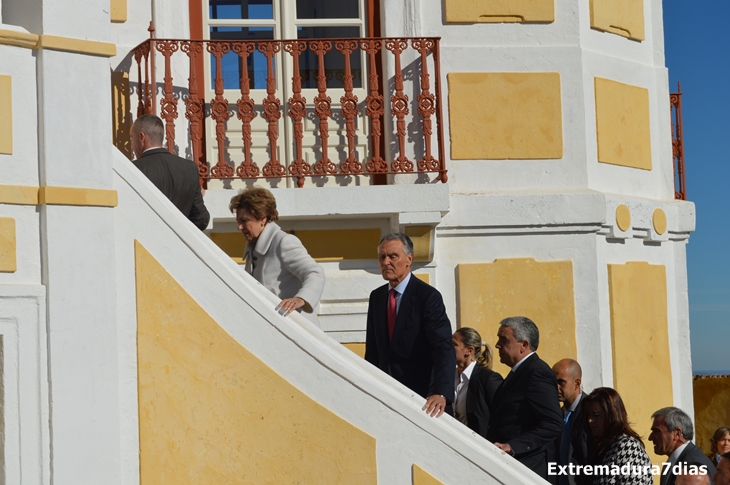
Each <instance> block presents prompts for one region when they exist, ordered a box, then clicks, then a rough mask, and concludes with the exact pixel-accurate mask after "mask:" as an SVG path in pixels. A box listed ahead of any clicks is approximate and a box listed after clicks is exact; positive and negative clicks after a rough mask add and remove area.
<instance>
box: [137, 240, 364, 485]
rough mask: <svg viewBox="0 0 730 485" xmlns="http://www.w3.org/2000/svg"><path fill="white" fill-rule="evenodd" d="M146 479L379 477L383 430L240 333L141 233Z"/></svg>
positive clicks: (152, 483) (359, 480) (151, 484)
mask: <svg viewBox="0 0 730 485" xmlns="http://www.w3.org/2000/svg"><path fill="white" fill-rule="evenodd" d="M135 269H136V283H137V291H136V295H137V359H138V362H137V368H138V374H139V375H138V377H139V384H138V386H139V394H138V399H139V444H140V450H139V458H140V484H141V485H157V484H160V483H174V484H176V485H185V484H200V483H348V484H350V483H352V484H375V483H376V482H377V470H376V453H375V439H374V438H373V437H371V436H369V435H368V434H366V433H365V432H363V431H362V430H360V429H358V428H356V427H355V426H353V425H352V424H350V423H348V422H347V421H345V420H344V419H342V418H340V417H339V416H337V415H335V414H334V413H332V412H331V411H330V410H328V409H326V408H325V407H323V406H322V405H321V404H319V403H317V402H315V401H314V400H312V399H311V398H310V397H308V396H307V395H305V394H304V393H303V392H301V391H300V390H298V389H297V388H295V387H294V386H293V385H291V384H290V383H289V382H287V381H286V380H285V379H284V378H282V377H281V376H280V375H278V374H277V373H276V372H274V371H273V370H272V369H271V368H270V367H268V366H267V365H266V364H264V363H263V362H262V361H260V360H259V359H258V358H256V357H255V356H254V355H253V354H252V353H251V352H249V351H248V350H247V349H246V348H244V347H243V346H242V345H241V344H240V343H238V342H237V341H236V340H234V339H233V338H232V337H231V336H230V335H229V334H228V333H227V332H226V331H225V330H223V328H221V327H220V326H219V325H218V323H217V322H216V321H215V320H213V319H212V318H211V317H210V315H208V313H206V311H205V310H203V308H201V307H200V306H199V305H198V304H197V302H196V301H195V300H194V299H193V298H192V297H191V296H190V295H189V294H188V293H187V292H186V291H185V290H184V289H183V288H182V287H181V286H180V285H179V283H177V282H176V281H175V279H174V278H173V277H172V276H171V275H170V274H169V273H168V272H167V271H165V269H164V268H163V267H162V266H161V265H160V263H159V262H158V261H157V260H156V259H155V258H154V257H153V256H152V255H151V254H150V253H149V252H148V251H147V250H146V249H145V248H144V247H143V246H142V245H141V244H140V243H139V242H135Z"/></svg>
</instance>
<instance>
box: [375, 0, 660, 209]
mask: <svg viewBox="0 0 730 485" xmlns="http://www.w3.org/2000/svg"><path fill="white" fill-rule="evenodd" d="M382 8H383V14H382V18H383V27H384V28H383V35H384V36H407V35H408V36H410V35H416V36H417V35H433V36H441V37H442V41H441V70H442V86H443V88H442V96H443V100H444V103H445V104H444V108H445V109H444V133H445V140H444V143H445V148H446V154H447V156H446V159H447V168H448V170H449V183H450V185H451V186H452V190H453V191H455V192H480V191H481V192H487V191H495V190H504V191H513V190H562V189H567V188H586V187H587V188H591V189H595V190H599V191H606V192H612V193H622V194H626V195H635V196H640V197H651V198H658V199H672V198H673V194H674V190H673V171H672V158H671V133H670V120H669V116H670V112H669V99H668V98H669V94H668V93H669V89H668V87H667V75H666V69H665V68H664V57H663V30H662V19H661V2H660V1H659V0H653V1H650V2H644V10H645V12H644V15H645V36H646V40H644V41H642V42H637V41H633V40H629V39H626V38H624V37H621V36H618V35H615V34H610V33H605V32H600V31H597V30H595V29H592V28H591V27H590V9H589V4H588V2H584V1H577V0H571V1H567V0H566V1H557V2H556V3H555V21H554V22H552V23H549V24H514V23H504V24H490V23H485V24H479V23H476V24H445V23H444V20H443V2H441V1H438V0H426V1H423V2H418V3H416V2H400V3H399V2H382ZM435 12H438V13H439V14H440V15H435V14H434V13H435ZM391 64H392V62H391V63H386V65H387V67H388V68H389V69H390V70H388V71H387V72H388V73H389V75H391V76H392V74H393V71H392V65H391ZM449 72H559V73H560V76H561V90H562V110H563V113H562V115H563V142H564V156H563V158H562V159H559V160H502V161H501V160H474V161H469V160H451V159H450V142H449V128H450V127H449V118H448V84H447V81H446V77H447V75H448V73H449ZM595 76H600V77H606V78H608V79H614V80H617V81H620V82H624V83H627V84H633V85H638V86H641V87H645V88H647V89H649V92H650V110H651V138H652V142H651V143H652V158H653V167H654V169H653V170H652V171H651V172H645V171H642V170H636V169H628V168H625V167H617V166H613V165H607V164H599V163H598V162H597V152H596V134H595V129H596V128H595V94H594V89H593V82H594V80H593V78H594V77H595ZM391 83H392V79H391ZM390 119H391V117H388V116H386V121H389V120H390ZM393 131H394V127H392V126H391V127H390V130H387V129H386V133H390V137H391V139H392V138H393V135H392V132H393Z"/></svg>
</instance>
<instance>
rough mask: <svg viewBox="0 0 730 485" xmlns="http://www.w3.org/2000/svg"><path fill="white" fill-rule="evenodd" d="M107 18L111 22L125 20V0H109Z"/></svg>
mask: <svg viewBox="0 0 730 485" xmlns="http://www.w3.org/2000/svg"><path fill="white" fill-rule="evenodd" d="M110 3H111V4H110V10H109V19H110V20H111V21H112V22H126V21H127V0H110Z"/></svg>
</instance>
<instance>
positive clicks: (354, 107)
mask: <svg viewBox="0 0 730 485" xmlns="http://www.w3.org/2000/svg"><path fill="white" fill-rule="evenodd" d="M439 40H440V38H438V37H421V38H359V39H356V38H349V39H344V38H343V39H306V40H302V39H296V40H256V41H244V40H240V41H239V40H183V39H149V40H146V41H145V42H143V43H141V44H139V45H138V46H137V47H135V48H134V50H133V53H134V60H135V61H136V64H137V76H138V77H137V79H138V89H137V95H138V98H137V99H138V105H137V115H138V116H140V115H142V114H144V113H155V112H157V102H156V100H155V98H156V96H157V89H156V88H155V86H156V82H155V79H154V77H155V68H154V63H155V59H154V56H155V52H157V53H159V55H161V56H162V60H163V62H164V72H165V76H164V84H163V85H162V90H161V95H162V97H161V99H160V100H159V114H160V117H161V118H162V119H163V121H164V123H165V127H166V130H165V131H166V139H167V146H168V148H169V149H170V151H171V152H172V151H173V147H174V146H175V120H176V119H177V118H178V101H179V99H178V98H181V99H182V100H183V102H184V103H185V117H186V118H187V119H188V121H189V123H190V124H189V133H190V143H191V152H192V157H193V159H194V160H195V162H196V163H197V164H198V168H199V172H200V178H201V183H202V184H204V185H205V183H206V181H207V180H210V179H234V178H240V179H258V178H286V177H292V178H294V179H296V182H297V186H299V187H302V186H304V179H305V177H317V176H325V177H326V176H339V175H345V176H347V175H371V176H372V175H387V174H403V173H419V172H422V173H425V172H436V173H438V174H439V175H438V177H437V179H438V180H441V181H442V182H446V181H447V170H446V166H445V155H444V143H443V122H442V117H443V107H442V97H441V73H440V62H439ZM333 49H334V50H333ZM409 50H411V51H412V52H410V53H408V54H409V55H410V56H411V57H409V59H412V61H413V62H412V64H411V65H412V66H415V67H414V69H411V70H410V71H409V72H417V73H418V74H419V76H418V78H419V81H420V84H419V86H418V94H417V115H416V114H414V113H411V111H413V110H412V109H409V98H408V95H407V94H406V92H405V91H404V75H403V67H402V59H403V54H404V52H406V51H409ZM330 51H332V52H333V53H335V52H339V54H340V55H341V56H342V57H341V58H339V59H337V62H338V69H327V66H325V55H326V54H327V53H328V52H330ZM230 53H233V54H235V55H237V56H238V72H239V73H240V76H241V77H240V82H239V86H238V88H239V90H240V96H239V97H238V99H237V100H235V101H230V100H228V99H226V98H225V96H224V94H226V93H225V92H224V91H225V90H224V87H225V86H224V75H223V72H222V64H223V61H222V60H223V57H224V56H226V55H227V54H228V55H229V56H230V55H231V54H230ZM259 53H260V54H259ZM254 54H255V55H257V56H259V57H258V58H259V59H262V58H261V54H262V55H263V56H264V57H265V61H266V82H265V93H266V94H265V96H264V97H263V98H262V99H253V97H252V92H251V91H252V89H251V88H252V86H253V84H254V81H253V80H252V78H251V73H250V72H249V68H248V66H249V65H250V61H249V58H250V57H252V56H253V55H254ZM353 54H354V55H355V56H360V59H363V58H364V59H365V62H364V63H365V65H366V66H367V73H366V76H364V74H363V70H362V69H358V70H357V71H356V72H354V71H353V68H352V63H351V59H352V56H353ZM175 55H178V56H180V55H186V56H187V57H188V60H189V66H190V67H189V76H188V83H187V93H183V95H182V96H180V95H177V96H176V95H174V89H173V88H174V85H175V82H174V81H175V80H174V79H173V76H172V69H171V63H172V58H173V56H175ZM205 55H209V56H210V63H211V65H210V68H211V69H210V71H211V72H212V73H213V72H214V74H212V73H211V78H212V83H211V84H212V87H213V91H214V96H213V97H212V99H204V89H203V86H204V80H203V79H201V74H200V73H201V72H204V71H203V70H202V69H200V67H199V66H202V62H203V56H205ZM304 55H308V56H310V59H312V60H313V59H314V58H316V65H317V69H316V70H313V69H300V59H301V58H302V56H304ZM277 56H290V59H289V60H290V62H291V65H293V69H292V70H291V71H292V73H293V75H292V77H291V80H290V84H289V85H288V87H287V88H288V90H289V91H290V93H291V96H290V97H289V98H288V100H287V101H286V103H285V104H282V101H281V99H280V97H279V96H280V95H281V93H280V92H277V79H276V76H277V75H279V74H278V73H277V72H276V68H275V66H276V62H277ZM312 56H313V57H312ZM385 56H391V58H389V59H387V60H388V61H389V62H391V63H392V64H391V66H392V72H393V74H392V82H384V79H383V78H384V76H383V75H382V74H379V73H380V72H381V71H382V67H381V66H382V65H381V64H380V63H381V62H382V61H383V58H384V57H385ZM279 60H280V61H283V59H279ZM357 64H358V65H359V64H362V63H361V62H359V61H358V62H357ZM339 66H342V67H339ZM432 75H433V92H432V88H431V85H432V84H431V76H432ZM333 77H336V78H337V79H338V81H339V82H340V83H341V86H342V87H341V88H339V89H338V90H337V91H339V92H344V95H343V96H341V97H340V103H339V104H340V109H339V113H335V114H338V115H339V116H340V118H339V120H340V121H341V122H343V123H344V127H345V130H344V133H345V137H344V138H346V145H347V146H346V149H345V150H341V152H342V153H343V156H342V157H341V159H339V160H333V159H331V158H330V156H331V155H330V150H328V143H329V141H328V138H329V135H330V132H331V128H330V122H331V121H332V117H333V108H332V100H331V98H330V96H329V95H328V94H330V93H331V92H332V91H334V90H333V89H331V88H328V81H332V78H333ZM364 77H367V83H365V81H364V79H363V78H364ZM313 78H316V90H317V94H316V96H314V98H313V99H311V100H310V104H309V108H310V109H309V116H310V118H309V119H311V120H312V121H313V125H314V126H315V127H316V130H312V132H311V133H308V134H307V135H308V136H309V135H311V136H313V137H315V139H317V140H318V143H317V146H318V147H319V149H318V152H319V159H318V160H316V161H314V163H308V162H307V161H306V160H305V158H304V156H303V148H302V142H303V139H304V135H305V132H304V125H305V124H304V121H305V117H306V116H308V110H307V106H308V105H307V99H306V98H305V97H304V96H303V95H302V89H303V79H304V82H305V83H309V84H308V86H309V87H310V88H315V86H314V79H313ZM413 78H414V79H415V78H416V76H415V75H413ZM353 79H359V80H358V81H357V83H358V85H359V86H360V89H361V92H365V91H364V89H367V91H366V92H367V93H368V94H367V96H366V97H365V102H364V105H363V104H362V103H361V100H359V99H358V97H357V95H356V94H355V93H354V91H355V89H354V87H353ZM259 81H262V80H259ZM287 82H289V81H287ZM178 84H179V83H178ZM365 84H367V86H365ZM415 85H416V83H415V82H414V86H415ZM261 87H263V86H261ZM229 88H230V86H229ZM260 92H263V91H260ZM228 94H229V95H230V91H228ZM386 103H389V104H386ZM386 108H389V109H388V110H386ZM388 111H389V113H390V115H391V116H390V118H391V119H390V120H386V119H385V117H386V114H387V112H388ZM363 112H364V114H363ZM232 114H235V115H236V116H237V118H238V120H240V123H241V125H240V133H241V137H242V142H243V148H242V151H243V153H242V154H241V153H238V154H236V157H232V156H230V153H229V151H230V150H231V148H230V147H229V145H230V143H228V142H229V141H230V140H227V136H228V134H227V128H226V127H227V124H228V122H229V119H231V118H232V116H231V115H232ZM284 114H286V115H288V117H289V118H290V121H289V122H290V123H291V133H292V138H291V143H292V145H293V146H292V150H291V153H292V155H293V156H292V157H291V158H292V159H291V160H289V161H282V160H280V159H279V155H278V153H277V152H278V150H277V143H278V141H277V140H278V138H279V120H280V118H282V116H283V115H284ZM257 116H261V117H262V118H264V119H265V120H266V122H267V124H268V127H267V129H266V135H267V137H268V156H269V160H268V161H266V162H265V163H264V164H263V165H262V166H259V163H260V162H259V163H257V162H256V161H254V160H253V158H252V151H251V148H252V129H251V128H252V121H253V120H254V118H256V117H257ZM206 117H209V118H210V119H212V120H213V123H214V126H215V142H214V143H215V144H216V145H217V160H207V159H206V158H207V156H206V150H205V145H204V144H205V143H206V140H205V137H204V136H203V133H204V125H205V118H206ZM358 118H359V119H358ZM365 118H366V119H365ZM393 119H394V122H393ZM434 119H435V127H434ZM361 123H369V138H370V139H369V140H368V141H369V143H368V146H369V148H368V153H367V156H366V157H361V159H358V158H357V156H356V150H355V138H356V134H355V126H356V124H357V125H358V126H361V125H360V124H361ZM209 126H212V125H209ZM391 127H394V128H395V133H394V135H393V137H392V138H393V139H392V140H391V141H393V142H394V143H391V149H390V150H389V152H390V153H393V156H391V159H390V160H388V159H387V158H388V155H387V152H388V150H386V149H385V145H384V138H383V137H384V130H386V129H390V128H391ZM434 128H435V130H434ZM434 131H435V133H434ZM309 139H312V138H311V137H310V138H309ZM208 142H210V143H213V137H212V134H211V136H210V137H208ZM409 144H411V145H413V144H418V145H419V151H420V152H421V153H422V156H421V157H420V159H418V160H411V159H409V158H408V155H407V153H408V149H407V148H408V145H409ZM434 145H435V146H434ZM411 148H412V146H411ZM239 151H240V149H239ZM411 153H414V151H413V150H411ZM234 158H239V159H241V160H242V161H241V162H240V163H238V164H237V163H235V162H231V161H230V160H233V159H234ZM414 158H415V157H414ZM381 180H382V177H381Z"/></svg>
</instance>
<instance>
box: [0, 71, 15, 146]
mask: <svg viewBox="0 0 730 485" xmlns="http://www.w3.org/2000/svg"><path fill="white" fill-rule="evenodd" d="M0 153H3V154H6V155H12V153H13V85H12V78H11V77H10V76H0Z"/></svg>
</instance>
